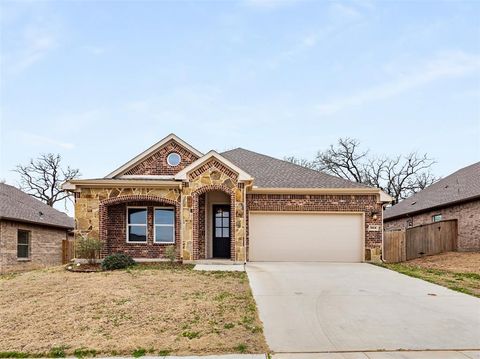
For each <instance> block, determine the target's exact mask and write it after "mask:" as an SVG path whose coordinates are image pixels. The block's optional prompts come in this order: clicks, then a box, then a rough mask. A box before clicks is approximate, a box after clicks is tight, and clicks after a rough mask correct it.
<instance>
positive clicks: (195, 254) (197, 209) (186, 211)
mask: <svg viewBox="0 0 480 359" xmlns="http://www.w3.org/2000/svg"><path fill="white" fill-rule="evenodd" d="M244 190H245V189H244V186H243V183H239V182H238V178H237V174H236V173H234V172H232V171H230V170H229V169H228V168H226V167H225V166H223V165H221V164H220V163H219V162H218V161H216V160H210V161H208V162H207V163H205V164H204V165H202V166H200V167H199V168H198V169H197V170H195V171H194V172H192V174H191V175H190V176H189V182H188V184H187V185H186V186H185V187H184V188H183V190H182V198H183V199H182V216H181V217H182V223H181V224H182V235H183V259H184V260H187V259H188V260H192V259H193V260H195V259H200V258H201V254H200V251H201V250H202V245H201V241H200V236H201V234H202V233H204V229H202V228H201V227H200V220H199V218H200V215H201V213H202V211H201V203H199V201H200V197H201V195H203V194H204V193H207V192H209V191H222V192H224V193H226V194H227V195H229V196H230V206H231V228H232V231H231V258H232V259H233V260H235V261H243V260H244V259H245V253H246V252H245V247H244V242H245V232H246V230H245V205H244V203H243V198H244Z"/></svg>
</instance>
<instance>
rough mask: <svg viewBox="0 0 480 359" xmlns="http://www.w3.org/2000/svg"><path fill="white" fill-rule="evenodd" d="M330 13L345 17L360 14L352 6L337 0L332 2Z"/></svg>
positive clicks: (358, 15)
mask: <svg viewBox="0 0 480 359" xmlns="http://www.w3.org/2000/svg"><path fill="white" fill-rule="evenodd" d="M330 14H331V15H335V16H339V17H343V18H347V19H355V18H360V17H361V16H362V14H361V13H360V12H359V11H358V10H357V9H355V8H354V7H353V6H349V5H347V4H345V3H339V2H334V3H332V5H331V6H330Z"/></svg>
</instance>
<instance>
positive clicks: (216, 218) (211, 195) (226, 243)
mask: <svg viewBox="0 0 480 359" xmlns="http://www.w3.org/2000/svg"><path fill="white" fill-rule="evenodd" d="M193 202H194V211H193V212H194V213H193V223H194V225H193V258H194V259H195V260H197V259H234V258H235V194H234V193H233V191H231V190H230V189H229V188H228V187H225V186H219V185H210V186H205V187H202V188H200V189H198V190H197V191H196V192H194V193H193Z"/></svg>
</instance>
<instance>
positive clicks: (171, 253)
mask: <svg viewBox="0 0 480 359" xmlns="http://www.w3.org/2000/svg"><path fill="white" fill-rule="evenodd" d="M165 257H167V258H168V260H169V261H170V263H172V264H173V262H175V259H176V258H177V252H176V251H175V246H166V247H165Z"/></svg>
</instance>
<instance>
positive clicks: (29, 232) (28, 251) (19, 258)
mask: <svg viewBox="0 0 480 359" xmlns="http://www.w3.org/2000/svg"><path fill="white" fill-rule="evenodd" d="M18 232H26V233H27V234H28V243H27V244H19V243H18ZM19 245H20V246H27V253H28V255H27V256H26V257H19V256H18V246H19ZM16 250H17V260H19V261H28V260H30V258H31V256H32V254H31V253H32V232H31V231H29V230H26V229H21V228H18V229H17V248H16Z"/></svg>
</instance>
